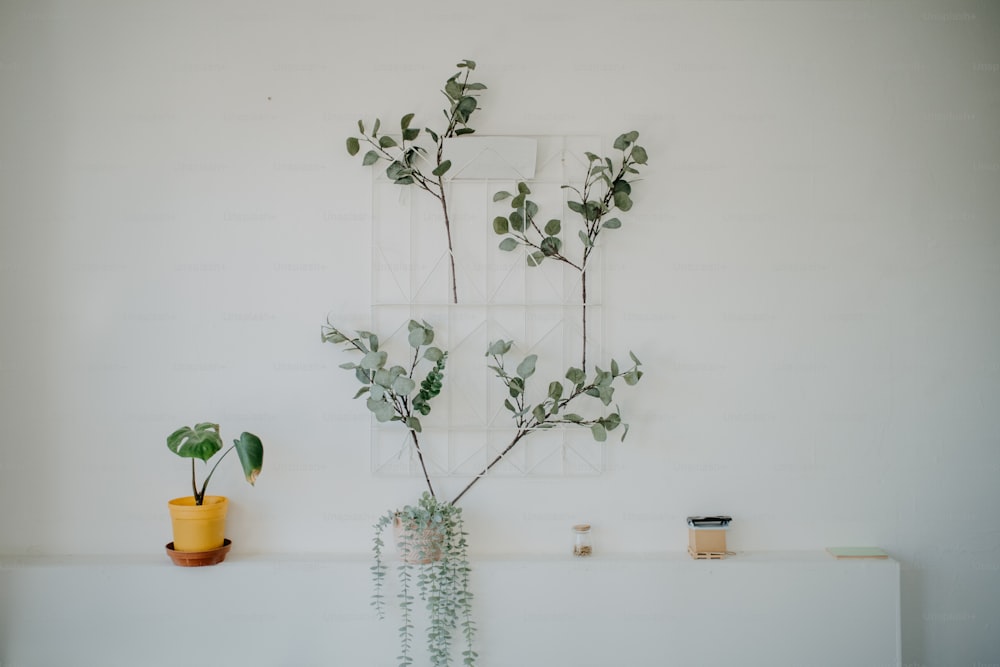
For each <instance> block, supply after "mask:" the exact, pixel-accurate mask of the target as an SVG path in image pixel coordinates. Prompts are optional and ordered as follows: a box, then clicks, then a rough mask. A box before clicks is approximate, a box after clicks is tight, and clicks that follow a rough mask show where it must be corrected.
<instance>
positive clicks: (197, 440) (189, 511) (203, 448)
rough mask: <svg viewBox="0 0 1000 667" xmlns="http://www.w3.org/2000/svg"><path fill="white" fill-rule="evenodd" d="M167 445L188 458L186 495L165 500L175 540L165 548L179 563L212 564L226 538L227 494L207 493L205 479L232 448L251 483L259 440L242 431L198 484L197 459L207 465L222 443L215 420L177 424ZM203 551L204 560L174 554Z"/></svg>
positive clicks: (260, 451)
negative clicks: (189, 461) (178, 425)
mask: <svg viewBox="0 0 1000 667" xmlns="http://www.w3.org/2000/svg"><path fill="white" fill-rule="evenodd" d="M167 448H168V449H170V451H172V452H173V453H174V454H177V456H180V457H182V458H188V459H191V492H192V495H190V496H182V497H180V498H174V499H173V500H171V501H170V502H169V503H168V507H169V508H170V516H171V520H172V524H173V531H174V541H173V542H171V543H170V544H168V545H167V553H168V554H169V555H170V557H171V558H172V559H173V561H174V562H175V563H177V564H178V565H214V564H215V563H217V562H221V560H222V559H223V558H224V557H225V551H226V550H228V544H227V542H228V540H226V537H225V529H226V513H227V512H228V509H229V499H228V498H226V497H225V496H210V495H208V482H209V481H210V480H211V479H212V475H214V474H215V471H216V470H217V469H218V467H219V464H220V463H222V460H223V459H225V458H226V456H227V455H228V454H229V453H230V452H231V451H233V450H236V454H237V456H238V457H239V460H240V464H241V466H242V467H243V475H244V477H245V478H246V480H247V481H248V482H249V483H250V484H251V485H253V484H254V483H255V482H256V481H257V476H258V475H259V474H260V471H261V468H262V467H263V466H264V445H263V443H261V441H260V438H258V437H257V436H256V435H254V434H253V433H247V432H244V433H242V434H241V435H240V437H239V438H238V439H236V440H234V441H233V444H232V445H230V446H229V448H228V449H226V450H225V451H224V452H222V454H221V455H219V456H218V458H217V459H215V463H214V464H213V465H212V468H211V470H209V471H208V474H206V475H205V477H204V480H203V481H202V483H201V486H199V485H198V478H197V463H196V461H198V460H200V461H201V462H202V463H203V464H205V465H206V466H207V465H208V463H209V461H211V460H212V458H213V457H215V456H216V455H217V454H218V453H219V452H220V451H222V448H223V442H222V436H221V434H220V433H219V425H218V424H213V423H211V422H202V423H200V424H195V426H194V427H190V426H182V427H181V428H179V429H177V430H176V431H174V432H173V433H171V434H170V435H169V436H167ZM185 553H187V554H190V553H195V554H206V556H205V557H204V559H198V558H194V557H185V556H181V555H179V554H185Z"/></svg>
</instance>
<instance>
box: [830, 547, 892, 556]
mask: <svg viewBox="0 0 1000 667" xmlns="http://www.w3.org/2000/svg"><path fill="white" fill-rule="evenodd" d="M826 550H827V551H828V552H830V555H831V556H833V557H834V558H888V557H889V554H887V553H886V552H884V551H882V550H881V549H879V548H878V547H827V548H826Z"/></svg>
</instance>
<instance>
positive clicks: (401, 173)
mask: <svg viewBox="0 0 1000 667" xmlns="http://www.w3.org/2000/svg"><path fill="white" fill-rule="evenodd" d="M456 66H457V67H458V68H459V70H460V71H459V72H458V73H457V74H455V75H453V76H452V77H451V78H449V79H448V80H447V81H446V82H445V85H444V90H442V91H441V92H442V93H443V94H444V96H445V97H446V98H447V99H448V109H445V110H442V113H444V116H445V118H446V119H447V124H446V126H445V129H444V131H443V132H440V133H438V132H435V131H434V130H432V129H431V128H429V127H425V128H423V131H424V132H425V133H426V134H427V135H428V136H429V137H430V138H431V140H432V141H433V144H434V148H435V150H434V161H433V164H432V165H431V171H430V175H428V174H425V173H424V172H423V171H422V170H421V169H420V166H419V165H418V164H417V159H418V157H419V156H421V154H427V150H426V149H424V148H423V147H422V146H420V145H418V144H415V143H413V142H414V141H415V140H416V139H417V138H418V137H419V136H420V132H421V130H420V129H419V128H415V127H410V124H411V123H412V122H413V118H414V114H412V113H409V114H406V115H405V116H403V117H402V118H401V119H400V122H399V127H400V134H399V137H400V140H399V142H397V141H396V139H395V138H393V137H392V136H389V135H386V134H383V135H382V136H381V137H380V136H379V135H378V131H379V129H381V124H382V123H381V120H380V119H378V118H376V119H375V123H374V124H373V125H372V129H371V133H368V132H366V130H365V124H364V122H363V121H360V120H359V121H358V132H359V133H360V134H359V136H360V137H361V139H363V140H364V141H365V142H366V143H368V144H370V145H371V146H372V148H371V149H370V150H368V151H367V152H366V153H365V155H364V157H363V158H362V160H361V164H362V165H363V166H370V165H374V164H376V163H378V162H380V161H383V160H384V161H386V162H388V163H389V164H388V166H387V167H386V170H385V173H386V176H387V177H388V178H389V179H390V180H391V181H392V182H393V183H395V184H396V185H414V184H416V185H417V186H418V187H419V188H420V189H422V190H424V191H425V192H427V193H428V194H430V195H431V196H432V197H434V198H435V199H437V200H438V202H440V204H441V213H442V219H443V222H444V229H445V240H446V242H447V247H448V263H449V265H450V278H451V297H452V302H453V303H458V284H457V282H458V281H457V271H456V267H455V249H454V243H453V241H452V234H451V215H450V211H449V208H448V194H447V188H446V184H445V180H444V177H445V174H446V173H447V172H448V170H449V169H451V161H450V160H446V159H444V146H445V142H446V140H447V139H452V138H454V137H458V136H461V135H464V134H471V133H473V132H475V130H474V129H473V128H471V127H469V125H468V123H469V119H470V117H471V116H472V114H473V113H474V112H475V111H476V110H477V109H478V108H479V102H478V99H477V94H478V91H480V90H485V89H486V86H485V85H484V84H482V83H477V82H470V81H469V75H470V74H471V72H472V70H474V69H476V63H475V61H472V60H463V61H461V62H460V63H458V65H456ZM459 79H461V80H459ZM408 143H409V144H410V145H409V146H407V144H408ZM390 148H395V149H398V151H397V153H396V154H393V153H390V152H389V149H390ZM360 151H361V140H360V139H359V138H358V137H348V138H347V152H348V153H349V154H350V155H357V154H358V153H359V152H360Z"/></svg>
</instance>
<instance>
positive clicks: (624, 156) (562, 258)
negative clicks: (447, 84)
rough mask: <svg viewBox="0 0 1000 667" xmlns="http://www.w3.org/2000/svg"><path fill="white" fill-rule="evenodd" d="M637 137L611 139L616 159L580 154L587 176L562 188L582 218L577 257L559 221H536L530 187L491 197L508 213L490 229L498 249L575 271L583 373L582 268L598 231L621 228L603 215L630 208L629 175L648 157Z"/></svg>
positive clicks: (524, 185) (521, 184) (584, 287)
mask: <svg viewBox="0 0 1000 667" xmlns="http://www.w3.org/2000/svg"><path fill="white" fill-rule="evenodd" d="M638 139H639V133H638V132H636V131H634V130H633V131H631V132H627V133H625V134H621V135H619V136H618V137H617V138H616V139H615V142H614V148H615V149H616V150H618V151H620V152H621V155H620V156H619V157H618V160H617V163H616V162H615V161H614V160H612V159H611V158H609V157H604V158H602V157H599V156H598V155H595V154H594V153H590V152H587V153H585V155H586V156H587V176H586V178H584V181H583V188H582V190H581V189H578V188H576V187H574V186H571V185H564V186H562V187H563V189H567V190H572V191H573V192H575V193H576V195H577V197H579V200H575V199H570V200H568V201H567V203H566V206H567V207H568V208H569V209H570V210H571V211H573V212H574V213H577V214H579V215H580V217H581V218H582V221H581V222H582V224H581V225H580V228H579V229H578V230H577V238H578V239H579V240H580V243H581V244H582V248H581V251H580V253H579V258H578V259H571V258H570V257H569V256H568V255H567V254H566V251H565V250H564V248H563V241H562V238H560V236H561V233H562V222H561V221H560V220H558V219H556V218H553V219H551V220H549V221H548V222H546V223H545V224H544V225H542V224H541V223H540V222H538V221H537V220H536V216H537V215H538V204H536V203H535V202H533V201H532V200H530V199H528V195H530V194H531V189H530V188H529V187H528V185H527V183H524V182H519V183H518V184H517V194H514V193H511V192H507V191H505V190H501V191H500V192H497V193H496V194H494V195H493V201H495V202H498V201H504V200H506V199H510V200H511V201H510V207H511V209H512V211H511V212H510V213H509V214H508V215H507V216H497V217H496V218H494V219H493V231H494V232H495V233H496V234H498V235H500V236H503V237H504V238H503V240H501V241H500V250H503V251H506V252H510V251H513V250H515V249H517V248H518V247H524V248H525V249H526V251H527V253H528V254H527V257H526V261H527V263H528V266H538V265H540V264H541V263H542V262H543V261H545V260H546V259H552V260H556V261H559V262H562V263H564V264H566V265H567V266H569V267H571V268H572V269H574V270H575V271H577V272H579V273H580V290H581V297H582V299H581V303H582V306H581V311H582V312H581V319H582V327H583V328H582V331H583V355H582V359H581V363H580V366H581V368H582V369H583V370H584V371H586V370H587V268H588V266H589V262H590V256H591V253H592V252H593V251H594V248H595V247H596V245H597V239H598V237H599V236H600V234H601V231H602V230H605V229H620V228H621V226H622V222H621V220H620V219H619V218H617V217H614V218H609V217H608V215H609V214H610V213H612V212H613V211H615V210H618V211H622V212H627V211H629V210H631V208H632V197H631V195H632V183H633V182H635V179H631V180H630V178H631V177H632V176H635V175H638V174H639V170H638V169H637V168H636V165H645V164H646V162H647V160H648V156H647V154H646V149H645V148H643V147H642V146H639V145H638V144H636V143H635V142H636V141H637V140H638Z"/></svg>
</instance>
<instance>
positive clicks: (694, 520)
mask: <svg viewBox="0 0 1000 667" xmlns="http://www.w3.org/2000/svg"><path fill="white" fill-rule="evenodd" d="M732 520H733V517H731V516H689V517H688V518H687V522H688V525H689V526H691V527H693V528H697V527H699V526H716V527H719V528H725V527H726V526H728V525H729V522H730V521H732Z"/></svg>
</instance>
